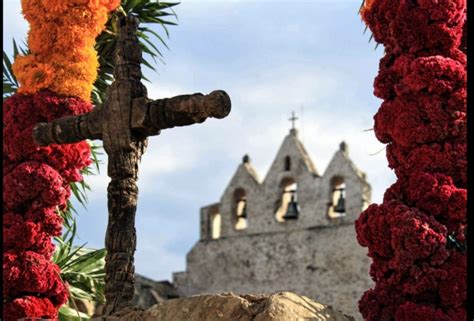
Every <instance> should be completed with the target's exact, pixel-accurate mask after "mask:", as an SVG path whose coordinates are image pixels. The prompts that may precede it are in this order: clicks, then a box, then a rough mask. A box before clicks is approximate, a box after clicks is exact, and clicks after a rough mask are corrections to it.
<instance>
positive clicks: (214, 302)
mask: <svg viewBox="0 0 474 321" xmlns="http://www.w3.org/2000/svg"><path fill="white" fill-rule="evenodd" d="M220 320H221V321H295V320H304V321H311V320H312V321H354V318H353V317H350V316H348V315H345V314H342V313H341V312H338V311H336V310H334V309H333V308H332V307H330V306H328V305H324V304H321V303H318V302H315V301H312V300H311V299H309V298H307V297H304V296H300V295H297V294H294V293H291V292H280V293H275V294H271V295H236V294H233V293H225V294H217V295H210V294H209V295H208V294H206V295H197V296H192V297H189V298H180V299H173V300H168V301H165V302H162V303H159V304H156V305H154V306H153V307H151V308H150V309H148V310H146V311H142V310H140V309H137V308H131V309H126V310H123V311H120V312H119V313H117V314H116V315H115V316H112V317H107V318H103V317H101V318H95V319H93V321H220Z"/></svg>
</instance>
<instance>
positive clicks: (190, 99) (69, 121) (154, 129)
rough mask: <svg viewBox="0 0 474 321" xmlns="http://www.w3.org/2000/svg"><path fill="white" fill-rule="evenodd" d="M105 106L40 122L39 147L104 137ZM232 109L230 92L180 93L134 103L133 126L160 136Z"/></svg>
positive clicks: (36, 130)
mask: <svg viewBox="0 0 474 321" xmlns="http://www.w3.org/2000/svg"><path fill="white" fill-rule="evenodd" d="M103 108H104V107H102V106H101V107H96V108H94V109H93V110H92V111H91V112H90V113H87V114H83V115H79V116H67V117H63V118H60V119H56V120H54V121H52V122H50V123H39V124H37V125H36V126H35V128H34V129H33V139H34V141H35V142H36V143H37V144H38V145H39V146H47V145H49V144H72V143H77V142H79V141H81V140H84V139H102V126H103V122H105V121H107V120H106V119H104V116H103V115H104V114H105V113H104V112H103ZM230 109H231V102H230V98H229V95H227V93H226V92H225V91H222V90H216V91H213V92H211V93H210V94H209V95H203V94H193V95H180V96H176V97H173V98H164V99H157V100H148V99H147V98H136V99H134V100H133V102H132V108H131V119H130V122H131V124H130V127H131V129H132V131H134V132H136V133H139V134H141V135H143V136H145V137H146V136H152V135H158V134H159V133H160V130H161V129H167V128H172V127H175V126H186V125H191V124H195V123H202V122H203V121H204V120H206V118H208V117H215V118H224V117H225V116H227V115H228V114H229V112H230Z"/></svg>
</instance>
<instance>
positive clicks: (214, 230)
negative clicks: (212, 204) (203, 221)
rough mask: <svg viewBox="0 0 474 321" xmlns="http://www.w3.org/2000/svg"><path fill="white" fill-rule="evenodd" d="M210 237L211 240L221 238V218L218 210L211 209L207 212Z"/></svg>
mask: <svg viewBox="0 0 474 321" xmlns="http://www.w3.org/2000/svg"><path fill="white" fill-rule="evenodd" d="M209 223H210V234H211V235H210V236H211V239H213V240H216V239H218V238H220V237H221V224H222V216H221V213H219V210H218V208H217V207H216V208H213V209H212V210H211V211H210V212H209Z"/></svg>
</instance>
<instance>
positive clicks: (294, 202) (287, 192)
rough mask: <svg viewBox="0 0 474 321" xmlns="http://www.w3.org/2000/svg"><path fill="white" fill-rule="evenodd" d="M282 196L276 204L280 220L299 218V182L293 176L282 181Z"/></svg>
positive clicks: (277, 215)
mask: <svg viewBox="0 0 474 321" xmlns="http://www.w3.org/2000/svg"><path fill="white" fill-rule="evenodd" d="M279 190H280V196H279V199H278V200H277V202H276V206H275V219H276V220H277V221H278V222H285V221H286V220H292V219H297V218H298V215H299V212H300V211H299V205H298V184H297V183H296V181H295V180H294V179H293V178H292V177H285V178H283V179H282V181H281V183H280V188H279Z"/></svg>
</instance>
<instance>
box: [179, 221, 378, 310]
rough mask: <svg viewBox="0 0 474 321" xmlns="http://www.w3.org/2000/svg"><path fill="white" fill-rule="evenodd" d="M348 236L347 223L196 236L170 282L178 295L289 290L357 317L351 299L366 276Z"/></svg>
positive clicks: (361, 253) (367, 283) (361, 255)
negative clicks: (200, 238)
mask: <svg viewBox="0 0 474 321" xmlns="http://www.w3.org/2000/svg"><path fill="white" fill-rule="evenodd" d="M354 240H355V231H354V226H353V224H347V225H340V226H337V227H334V226H333V227H315V228H312V229H303V230H293V231H286V232H276V233H264V234H253V235H246V236H239V237H222V238H220V239H216V240H208V241H199V242H198V243H197V244H196V245H195V246H194V247H193V249H192V250H191V252H189V253H188V255H187V272H186V273H178V274H176V277H175V278H174V285H175V287H177V288H178V291H179V292H180V294H181V295H184V296H190V295H194V294H199V293H223V292H229V291H232V292H235V293H252V294H258V293H272V292H275V291H291V292H295V293H297V294H300V295H304V296H307V297H309V298H311V299H313V300H316V301H319V302H324V303H326V304H329V305H331V306H333V307H337V309H338V310H341V311H342V312H344V313H347V314H349V315H352V316H355V317H356V319H360V316H359V313H358V308H357V301H358V299H359V298H360V297H361V295H362V294H363V293H364V291H365V290H367V289H368V288H370V287H371V286H372V281H371V280H370V278H369V276H368V267H369V260H368V258H367V256H366V250H365V249H364V248H361V247H359V246H358V245H357V243H356V242H355V241H354Z"/></svg>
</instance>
